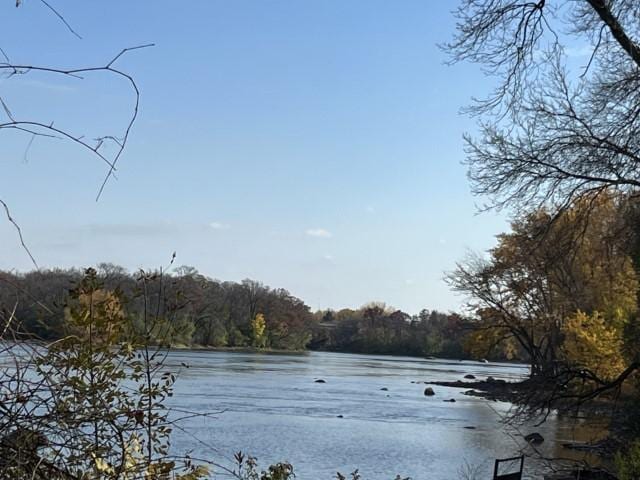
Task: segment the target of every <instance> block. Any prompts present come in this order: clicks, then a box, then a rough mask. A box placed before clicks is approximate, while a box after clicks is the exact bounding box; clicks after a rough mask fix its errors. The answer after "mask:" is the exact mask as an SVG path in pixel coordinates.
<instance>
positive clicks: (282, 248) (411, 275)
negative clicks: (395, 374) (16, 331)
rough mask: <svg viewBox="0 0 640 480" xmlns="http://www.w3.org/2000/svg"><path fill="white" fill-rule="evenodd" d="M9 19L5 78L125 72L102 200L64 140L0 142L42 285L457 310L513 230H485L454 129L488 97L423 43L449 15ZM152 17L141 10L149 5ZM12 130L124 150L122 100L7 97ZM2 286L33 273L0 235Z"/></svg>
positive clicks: (386, 8)
mask: <svg viewBox="0 0 640 480" xmlns="http://www.w3.org/2000/svg"><path fill="white" fill-rule="evenodd" d="M10 4H11V2H3V4H2V6H0V15H1V16H2V18H3V20H4V21H3V28H2V31H1V32H0V46H2V48H3V50H4V51H5V52H6V53H7V54H8V55H9V57H10V58H11V60H12V61H14V62H17V63H28V64H39V65H63V66H69V67H72V66H91V65H99V64H102V63H106V62H107V61H108V59H110V58H111V57H113V55H115V53H117V52H118V51H119V50H120V49H122V48H124V47H129V46H135V45H139V44H146V43H150V42H154V43H155V44H156V46H155V47H153V48H150V49H146V50H140V51H137V52H132V53H130V54H129V55H127V56H126V57H124V58H123V59H121V61H119V63H118V66H119V67H121V68H122V69H124V70H126V71H128V72H130V73H131V74H132V75H134V76H135V78H136V80H137V82H138V84H139V86H140V88H141V90H142V98H141V102H142V105H141V109H140V117H139V120H138V122H137V123H136V125H135V127H134V129H133V132H132V137H131V142H130V144H129V147H128V149H127V150H126V152H125V154H124V156H123V157H122V159H121V163H120V165H119V168H118V172H117V180H115V181H111V182H110V183H109V184H108V185H107V188H106V190H105V192H104V195H103V196H102V198H101V200H100V201H99V202H98V203H96V202H94V197H95V194H96V192H97V190H98V188H99V186H100V183H101V181H102V178H103V177H104V175H105V173H106V169H105V165H104V164H102V163H101V162H99V161H98V160H97V159H96V158H94V157H92V156H90V155H88V154H87V153H86V152H83V151H81V150H79V149H78V148H76V147H74V146H72V145H69V144H66V143H64V142H61V141H56V140H49V141H47V140H44V139H36V141H35V142H34V143H33V145H32V146H31V148H30V149H29V151H28V154H27V155H26V156H25V148H26V145H27V144H28V141H29V137H27V136H24V135H19V134H16V133H9V132H2V134H1V135H0V137H1V138H0V164H1V168H2V175H1V176H0V198H2V199H3V200H4V201H6V202H7V203H8V204H9V206H10V207H11V209H12V213H13V215H14V217H15V218H16V220H17V221H18V222H19V223H20V225H21V226H22V228H23V230H24V235H25V238H26V240H27V242H28V244H29V246H30V247H31V250H32V251H33V254H34V256H35V257H36V259H37V261H38V262H39V264H40V265H41V266H44V267H55V266H63V267H66V266H88V265H93V264H96V263H97V262H101V261H109V262H114V263H118V264H121V265H123V266H125V267H127V268H129V269H136V268H139V267H144V268H152V267H156V266H160V265H164V264H166V263H167V261H168V260H169V258H170V256H171V254H172V252H174V251H176V252H177V260H176V262H177V264H179V265H181V264H186V265H192V266H195V267H196V268H197V269H198V270H200V271H201V272H202V273H204V274H206V275H209V276H211V277H214V278H219V279H224V280H241V279H243V278H253V279H256V280H260V281H262V282H264V283H266V284H269V285H271V286H274V287H284V288H286V289H288V290H289V291H291V292H292V293H293V294H295V295H297V296H299V297H300V298H302V299H304V300H305V301H306V302H307V303H308V304H309V305H310V306H311V307H312V308H314V309H315V308H327V307H330V308H336V309H337V308H342V307H345V306H360V305H362V304H363V303H365V302H367V301H372V300H378V301H385V302H387V303H388V304H391V305H393V306H395V307H397V308H402V309H404V310H406V311H408V312H410V313H414V312H417V311H418V310H419V309H421V308H423V307H426V308H430V309H433V308H437V309H442V310H447V309H455V308H458V306H459V305H460V303H461V299H460V298H458V297H456V296H455V295H454V294H453V293H451V292H450V291H449V290H448V288H447V286H446V285H445V284H444V283H443V281H442V277H443V273H444V272H445V271H447V270H450V269H452V268H453V267H454V263H455V261H456V260H459V259H461V258H462V257H463V256H464V255H465V253H466V251H468V250H484V249H487V248H489V247H490V246H491V245H493V244H494V235H495V234H497V233H499V232H500V231H503V230H505V229H506V225H507V224H506V221H505V219H504V217H503V216H500V215H497V214H493V213H489V214H481V215H477V208H476V204H480V203H482V201H483V199H478V198H474V197H472V196H471V195H470V192H469V185H468V182H467V179H466V172H465V167H464V166H463V165H461V162H462V160H463V159H464V153H463V145H462V139H461V136H462V133H463V132H464V131H473V130H474V125H473V122H472V121H471V120H470V119H468V118H466V117H464V116H462V115H460V113H459V111H460V108H461V107H462V106H464V105H465V104H467V103H468V102H469V100H470V98H471V97H472V96H473V95H475V96H482V95H483V94H484V93H486V92H488V91H489V89H490V87H491V82H490V80H488V79H486V78H485V77H484V76H483V74H482V73H481V72H480V70H479V69H478V67H477V66H474V65H456V66H453V67H450V66H445V65H444V63H443V62H444V60H445V56H444V54H443V53H442V52H441V51H440V50H439V49H438V48H437V46H436V45H437V43H439V42H443V41H446V40H447V39H448V38H449V37H450V35H451V33H452V32H453V28H454V22H453V18H452V16H451V14H450V10H452V9H453V8H454V7H455V4H456V2H453V1H452V2H444V1H443V2H425V1H423V0H421V1H410V0H406V1H403V2H389V1H378V0H354V1H349V2H345V1H343V0H324V1H315V2H312V1H306V2H300V1H294V0H288V1H285V0H281V1H271V0H252V1H248V0H246V1H245V0H233V1H229V0H227V1H217V0H206V1H205V0H199V1H195V2H168V1H155V2H153V3H151V2H131V1H120V0H111V1H109V2H86V1H84V2H82V1H79V0H77V1H66V2H55V3H54V5H56V6H57V7H58V8H59V9H60V10H61V12H63V13H64V14H65V16H66V18H67V20H68V21H69V22H70V23H71V24H72V25H73V27H74V28H75V29H76V30H77V31H78V32H79V33H80V35H81V36H82V37H83V38H82V40H79V39H77V38H76V37H74V36H73V35H71V34H70V33H69V32H68V31H67V30H66V29H65V27H64V26H63V25H61V24H60V22H58V21H57V19H56V18H55V17H53V16H52V15H51V14H50V12H48V11H47V10H46V9H45V8H43V7H42V5H41V4H40V3H39V2H36V1H27V2H26V3H25V5H24V6H23V7H21V8H19V9H16V8H13V7H11V5H10ZM150 5H153V7H150ZM0 93H1V95H2V97H3V99H4V100H5V101H6V102H7V103H8V105H9V107H10V108H11V110H12V112H13V114H14V116H15V117H18V118H20V119H25V118H28V117H30V118H33V117H34V116H36V115H37V116H38V118H41V119H43V121H46V122H50V121H55V125H57V126H58V127H61V128H67V129H69V130H71V131H73V132H74V133H76V134H79V135H80V134H84V135H86V137H87V138H94V137H97V136H100V135H104V134H116V135H121V134H122V128H123V127H124V125H125V124H126V119H127V115H129V113H130V108H131V102H132V100H133V98H132V95H131V92H130V91H129V90H128V89H127V88H126V85H125V84H124V83H123V82H121V81H119V80H118V81H116V80H114V79H113V78H110V77H107V76H104V75H89V76H87V78H86V79H85V80H83V81H80V80H76V79H69V78H57V77H55V76H51V75H38V74H29V75H26V76H22V77H19V78H16V77H14V78H11V79H6V78H3V79H0ZM0 238H2V255H0V268H3V269H17V270H27V269H30V268H31V265H30V262H29V259H28V257H27V256H26V254H25V252H24V251H23V250H21V248H20V247H19V243H18V240H17V238H16V236H15V232H14V231H13V230H12V228H11V225H9V224H8V223H7V222H6V221H4V220H3V221H0Z"/></svg>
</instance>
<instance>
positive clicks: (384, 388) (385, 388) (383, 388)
mask: <svg viewBox="0 0 640 480" xmlns="http://www.w3.org/2000/svg"><path fill="white" fill-rule="evenodd" d="M380 390H382V391H383V392H388V391H389V389H388V388H387V387H382V388H381V389H380Z"/></svg>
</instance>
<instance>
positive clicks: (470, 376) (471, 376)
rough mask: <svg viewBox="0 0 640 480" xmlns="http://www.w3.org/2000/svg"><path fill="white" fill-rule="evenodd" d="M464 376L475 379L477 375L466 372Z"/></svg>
mask: <svg viewBox="0 0 640 480" xmlns="http://www.w3.org/2000/svg"><path fill="white" fill-rule="evenodd" d="M464 378H466V379H468V380H475V379H476V376H475V375H471V374H470V373H468V374H466V375H465V376H464Z"/></svg>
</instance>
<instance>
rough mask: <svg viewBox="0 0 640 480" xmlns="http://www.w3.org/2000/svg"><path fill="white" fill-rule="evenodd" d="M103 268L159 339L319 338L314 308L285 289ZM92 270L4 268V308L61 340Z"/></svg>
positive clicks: (114, 292)
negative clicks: (76, 291) (75, 296)
mask: <svg viewBox="0 0 640 480" xmlns="http://www.w3.org/2000/svg"><path fill="white" fill-rule="evenodd" d="M95 270H96V278H97V279H98V281H99V282H100V283H101V289H102V291H103V292H105V293H104V295H111V296H113V297H115V298H117V303H118V305H119V308H121V309H122V310H123V312H124V314H125V315H127V316H129V317H131V318H132V319H133V321H134V323H135V322H141V321H143V319H144V318H147V319H152V321H153V323H154V328H153V335H154V337H156V338H155V340H156V341H157V342H158V343H170V344H173V345H181V346H191V345H201V346H209V347H249V346H255V347H261V348H267V347H268V348H274V349H293V350H295V349H303V348H304V347H305V346H306V344H307V343H308V342H309V340H310V339H311V326H312V321H313V317H312V315H311V313H310V311H309V307H308V306H307V305H305V304H304V302H302V301H301V300H300V299H298V298H296V297H294V296H292V295H291V294H290V293H289V292H287V291H286V290H284V289H272V288H269V287H267V286H265V285H262V284H261V283H259V282H254V281H251V280H244V281H242V282H240V283H236V282H221V281H217V280H212V279H210V278H207V277H205V276H204V275H201V274H200V273H198V272H197V271H196V270H195V269H193V268H190V267H180V268H177V269H175V270H174V271H172V272H171V273H170V274H163V273H162V272H160V271H155V272H138V273H135V274H132V273H129V272H128V271H126V270H125V269H124V268H122V267H119V266H116V265H112V264H100V265H98V266H97V268H96V269H95ZM84 275H85V272H83V271H82V270H79V269H65V270H63V269H54V270H46V271H32V272H28V273H20V274H15V273H11V272H0V308H2V309H3V310H4V311H5V312H13V316H14V317H15V319H16V321H17V322H19V324H20V328H21V330H23V331H24V332H27V333H30V334H34V335H37V336H38V337H40V338H42V339H56V338H60V337H61V336H62V335H64V334H65V315H66V308H67V303H68V302H67V300H68V297H69V292H70V291H71V290H72V289H73V288H74V287H75V286H76V285H77V284H78V283H79V282H80V281H81V279H82V278H83V276H84Z"/></svg>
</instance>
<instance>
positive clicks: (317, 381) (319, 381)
mask: <svg viewBox="0 0 640 480" xmlns="http://www.w3.org/2000/svg"><path fill="white" fill-rule="evenodd" d="M314 382H315V383H327V382H326V380H323V379H321V378H319V379H318V380H314Z"/></svg>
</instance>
